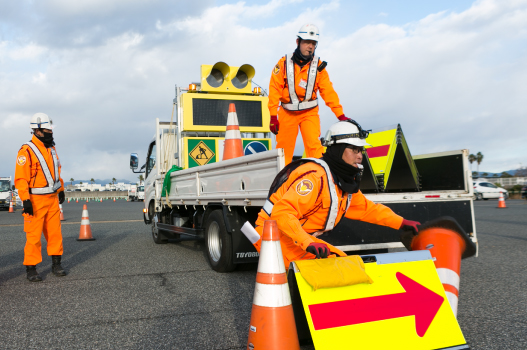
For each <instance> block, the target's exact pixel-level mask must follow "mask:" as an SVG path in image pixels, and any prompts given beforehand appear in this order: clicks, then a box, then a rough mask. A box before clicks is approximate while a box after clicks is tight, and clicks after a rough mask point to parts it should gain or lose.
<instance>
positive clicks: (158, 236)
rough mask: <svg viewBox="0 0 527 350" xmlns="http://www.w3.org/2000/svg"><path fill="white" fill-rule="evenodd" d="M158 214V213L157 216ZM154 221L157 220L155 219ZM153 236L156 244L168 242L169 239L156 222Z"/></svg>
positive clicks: (153, 226)
mask: <svg viewBox="0 0 527 350" xmlns="http://www.w3.org/2000/svg"><path fill="white" fill-rule="evenodd" d="M157 217H158V215H156V218H157ZM154 221H157V220H155V219H154ZM152 238H153V239H154V243H155V244H167V243H168V239H167V238H166V237H165V236H164V235H163V234H162V233H161V232H159V230H158V229H157V228H156V226H155V225H154V222H152Z"/></svg>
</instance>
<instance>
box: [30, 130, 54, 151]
mask: <svg viewBox="0 0 527 350" xmlns="http://www.w3.org/2000/svg"><path fill="white" fill-rule="evenodd" d="M35 136H36V137H37V139H39V140H40V141H42V143H43V144H44V146H46V147H47V148H49V147H53V146H54V145H55V143H54V142H53V133H51V132H44V136H42V137H41V136H38V135H36V134H35Z"/></svg>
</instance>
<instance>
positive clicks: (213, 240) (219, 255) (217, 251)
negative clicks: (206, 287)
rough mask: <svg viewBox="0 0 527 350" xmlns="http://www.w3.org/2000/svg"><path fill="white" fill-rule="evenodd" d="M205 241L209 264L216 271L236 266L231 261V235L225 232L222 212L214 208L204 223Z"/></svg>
mask: <svg viewBox="0 0 527 350" xmlns="http://www.w3.org/2000/svg"><path fill="white" fill-rule="evenodd" d="M205 242H206V244H207V257H208V258H209V263H210V266H211V267H212V269H213V270H214V271H217V272H230V271H232V270H234V268H235V267H236V266H235V265H234V263H233V262H232V237H231V235H230V234H228V233H227V229H226V228H225V222H224V221H223V212H222V210H220V209H216V210H214V211H213V212H212V213H210V215H209V217H208V218H207V223H206V225H205Z"/></svg>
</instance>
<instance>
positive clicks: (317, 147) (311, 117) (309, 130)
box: [268, 56, 344, 165]
mask: <svg viewBox="0 0 527 350" xmlns="http://www.w3.org/2000/svg"><path fill="white" fill-rule="evenodd" d="M320 64H321V62H320V61H319V62H318V65H319V66H320ZM309 67H310V64H309V63H308V64H306V65H304V67H302V68H300V66H298V65H297V64H294V68H295V78H294V80H295V91H296V95H297V96H298V98H299V100H300V101H303V100H304V97H305V94H306V84H307V80H308V71H309ZM285 72H286V56H284V57H282V58H281V59H280V61H278V64H277V65H276V66H275V67H274V69H273V73H272V74H271V82H270V83H269V104H268V107H269V113H270V114H271V116H273V115H278V121H279V123H280V127H279V131H278V135H276V142H277V144H276V148H283V149H284V153H285V164H286V165H287V164H289V163H291V160H292V159H293V153H294V151H295V143H296V137H297V135H298V128H299V127H300V132H301V133H302V139H303V141H304V148H305V151H306V154H307V157H309V158H311V157H312V158H320V157H322V153H323V147H322V144H321V143H320V140H319V138H320V117H319V115H318V105H317V106H316V107H314V108H311V109H306V110H303V111H289V110H286V109H284V107H283V106H279V105H278V103H279V102H280V103H281V104H284V103H289V102H290V96H289V86H288V84H287V77H286V74H285ZM318 91H320V95H321V96H322V98H323V99H324V101H325V102H326V105H327V106H328V107H329V108H331V110H332V111H333V113H335V115H336V116H337V117H340V116H341V115H343V114H344V112H343V110H342V106H341V105H340V102H339V97H338V95H337V93H336V92H335V89H333V84H332V83H331V81H330V80H329V74H328V72H327V71H326V70H325V69H323V70H322V71H321V72H318V73H317V77H316V80H315V86H314V89H313V95H312V97H311V99H312V100H316V98H317V92H318Z"/></svg>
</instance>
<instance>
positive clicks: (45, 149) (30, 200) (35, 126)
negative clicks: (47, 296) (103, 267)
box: [15, 113, 66, 282]
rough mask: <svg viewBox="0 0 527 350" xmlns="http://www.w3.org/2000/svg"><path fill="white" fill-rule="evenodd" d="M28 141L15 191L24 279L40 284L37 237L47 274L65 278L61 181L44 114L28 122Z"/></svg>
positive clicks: (21, 154)
mask: <svg viewBox="0 0 527 350" xmlns="http://www.w3.org/2000/svg"><path fill="white" fill-rule="evenodd" d="M30 127H31V129H32V130H33V132H32V133H33V137H32V139H31V141H29V142H27V143H25V144H24V145H23V146H22V147H21V148H20V150H19V151H18V155H17V158H16V169H15V187H16V188H17V189H18V195H19V196H20V199H21V200H22V203H23V205H24V210H23V212H22V215H23V216H24V231H25V233H26V246H25V248H24V265H25V266H26V272H27V279H28V280H29V281H31V282H39V281H42V277H40V275H39V274H38V272H37V270H36V265H37V264H39V263H40V262H42V252H41V243H40V237H41V235H42V233H44V237H45V238H46V241H47V251H48V255H51V259H52V267H51V270H52V272H53V274H54V275H55V276H66V272H65V271H64V269H63V268H62V266H61V257H62V251H63V248H62V233H61V226H60V208H59V203H60V204H62V203H63V202H64V197H65V195H64V181H63V180H62V178H61V177H60V171H61V166H60V161H59V158H58V156H57V152H56V150H55V147H54V146H55V142H53V130H52V129H53V125H52V120H51V119H50V118H49V117H48V116H47V115H46V114H44V113H37V114H35V115H34V116H33V117H32V118H31V122H30Z"/></svg>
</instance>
